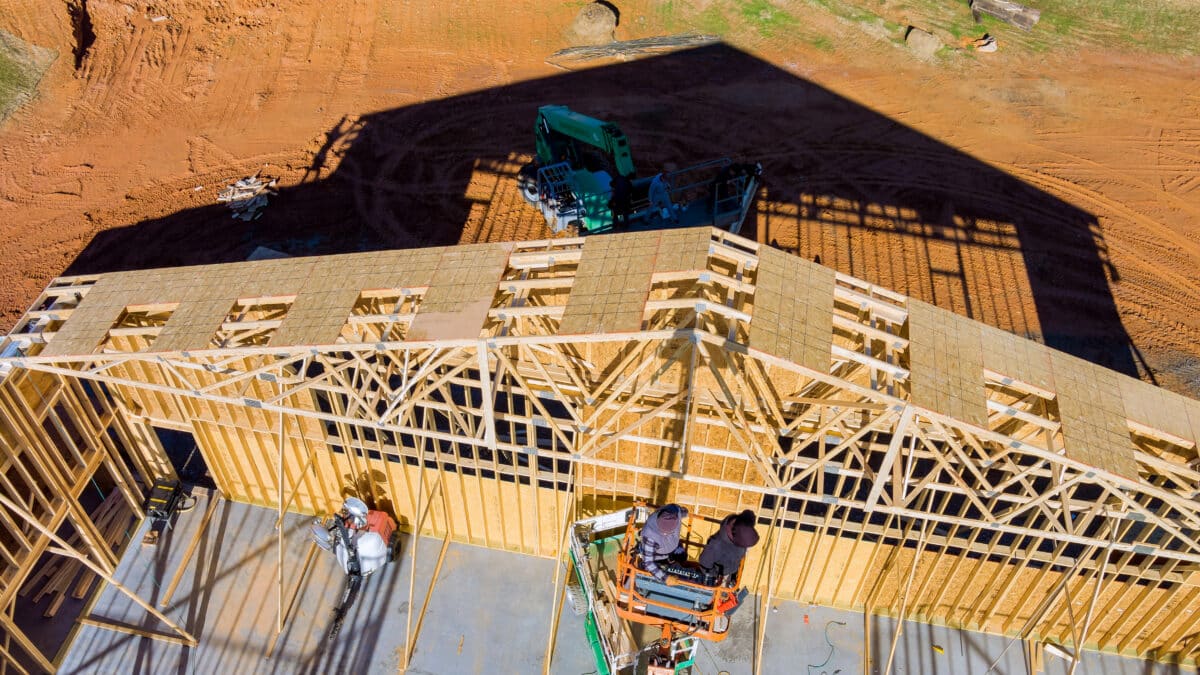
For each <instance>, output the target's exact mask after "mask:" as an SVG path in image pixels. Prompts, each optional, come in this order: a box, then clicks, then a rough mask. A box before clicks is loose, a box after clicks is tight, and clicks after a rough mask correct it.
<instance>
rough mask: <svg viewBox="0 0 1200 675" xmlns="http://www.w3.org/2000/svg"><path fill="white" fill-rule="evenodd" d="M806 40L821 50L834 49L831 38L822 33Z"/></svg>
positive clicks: (829, 50) (828, 50)
mask: <svg viewBox="0 0 1200 675" xmlns="http://www.w3.org/2000/svg"><path fill="white" fill-rule="evenodd" d="M808 42H809V44H811V45H812V46H814V47H816V48H817V49H820V50H821V51H823V52H831V51H833V50H834V44H833V40H830V39H829V38H828V37H826V36H824V35H818V36H816V37H814V38H812V39H810V40H809V41H808Z"/></svg>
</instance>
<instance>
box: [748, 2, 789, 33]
mask: <svg viewBox="0 0 1200 675" xmlns="http://www.w3.org/2000/svg"><path fill="white" fill-rule="evenodd" d="M738 13H739V14H740V15H741V16H742V19H743V20H745V21H746V23H747V25H751V26H754V28H755V29H756V30H757V31H758V34H759V35H761V36H762V37H774V36H776V35H780V34H782V33H784V32H786V31H788V30H791V29H793V28H795V27H796V26H797V25H799V23H800V22H799V21H798V20H797V19H796V17H794V16H792V15H791V14H789V13H787V12H785V11H784V10H782V9H780V8H778V7H776V6H775V5H773V4H771V3H770V2H768V0H749V2H743V3H742V5H741V7H739V8H738Z"/></svg>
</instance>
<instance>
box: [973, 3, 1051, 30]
mask: <svg viewBox="0 0 1200 675" xmlns="http://www.w3.org/2000/svg"><path fill="white" fill-rule="evenodd" d="M981 13H982V14H987V15H988V16H994V17H996V18H997V19H1000V20H1001V21H1003V22H1004V23H1010V24H1012V25H1014V26H1016V27H1017V28H1021V29H1023V30H1030V29H1031V28H1033V26H1034V24H1036V23H1037V22H1038V19H1040V18H1042V10H1040V9H1033V8H1031V7H1026V6H1025V5H1020V4H1017V3H1015V2H1011V1H1010V0H971V15H972V16H974V17H975V22H976V23H979V15H980V14H981Z"/></svg>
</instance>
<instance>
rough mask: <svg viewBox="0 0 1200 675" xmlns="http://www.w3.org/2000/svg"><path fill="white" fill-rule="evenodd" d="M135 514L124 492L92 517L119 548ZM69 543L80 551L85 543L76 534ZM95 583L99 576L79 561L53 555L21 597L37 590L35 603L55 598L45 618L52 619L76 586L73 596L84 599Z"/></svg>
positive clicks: (108, 499)
mask: <svg viewBox="0 0 1200 675" xmlns="http://www.w3.org/2000/svg"><path fill="white" fill-rule="evenodd" d="M132 515H133V512H132V511H131V510H130V509H129V506H128V505H127V504H126V503H125V500H124V499H123V498H122V497H121V492H120V490H112V491H111V492H109V493H108V497H106V498H105V499H104V501H103V502H101V504H100V506H99V507H98V508H97V509H96V512H95V513H93V514H92V522H94V523H95V524H96V529H97V530H99V531H100V535H101V536H102V537H104V541H105V542H107V543H108V545H109V546H110V547H112V548H113V549H116V548H117V547H119V546H120V545H121V543H122V542H123V541H124V540H125V539H126V537H127V535H128V533H129V528H130V519H131V516H132ZM67 543H68V544H70V545H71V547H72V548H75V549H77V550H78V549H79V547H80V544H81V543H82V542H81V540H80V537H79V534H78V533H75V534H72V535H71V537H70V538H68V539H67ZM81 572H82V576H81V575H80V573H81ZM95 580H96V575H95V573H94V572H92V571H91V570H89V569H87V568H86V567H84V566H83V563H81V562H79V560H77V559H75V558H68V557H66V556H61V555H57V556H53V557H52V558H51V559H50V561H49V563H48V564H47V565H45V566H44V567H42V568H41V569H40V570H38V571H37V573H35V574H32V575H30V577H29V580H28V581H27V582H26V584H25V585H24V586H23V587H22V588H21V591H20V595H23V596H27V595H29V593H31V592H33V591H34V590H35V589H36V590H37V594H36V595H34V596H33V602H34V603H38V602H41V601H42V598H44V597H46V596H47V595H49V596H50V597H51V600H50V605H49V606H48V607H46V611H45V612H44V613H43V616H46V617H52V616H54V615H55V614H56V613H58V609H59V607H61V606H62V603H63V600H65V599H66V597H67V593H68V592H69V591H71V587H72V586H74V592H72V593H71V597H73V598H75V599H76V600H82V599H84V598H86V597H87V595H88V593H89V592H91V589H92V584H93V583H94V582H95ZM39 585H40V588H39Z"/></svg>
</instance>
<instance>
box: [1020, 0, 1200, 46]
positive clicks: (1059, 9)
mask: <svg viewBox="0 0 1200 675" xmlns="http://www.w3.org/2000/svg"><path fill="white" fill-rule="evenodd" d="M1039 8H1041V10H1042V18H1041V21H1040V23H1044V24H1046V25H1047V26H1048V27H1049V28H1050V29H1051V31H1052V32H1054V33H1055V34H1057V35H1067V36H1070V35H1073V34H1077V33H1078V32H1081V31H1087V32H1089V33H1098V32H1099V33H1109V32H1113V31H1115V32H1113V33H1112V35H1111V38H1112V39H1114V40H1116V41H1119V42H1120V43H1122V44H1123V45H1124V46H1126V47H1130V48H1133V49H1134V50H1137V51H1149V52H1156V53H1161V54H1177V55H1184V54H1198V53H1200V43H1198V41H1197V40H1196V35H1197V33H1198V32H1200V8H1197V7H1196V6H1195V5H1194V4H1192V3H1180V2H1170V1H1169V0H1087V1H1086V2H1084V1H1083V0H1043V1H1042V2H1041V4H1040V5H1039ZM1034 30H1037V29H1036V28H1035V29H1034Z"/></svg>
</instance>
